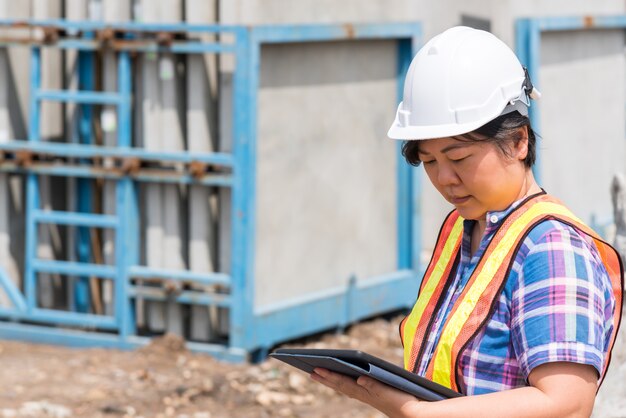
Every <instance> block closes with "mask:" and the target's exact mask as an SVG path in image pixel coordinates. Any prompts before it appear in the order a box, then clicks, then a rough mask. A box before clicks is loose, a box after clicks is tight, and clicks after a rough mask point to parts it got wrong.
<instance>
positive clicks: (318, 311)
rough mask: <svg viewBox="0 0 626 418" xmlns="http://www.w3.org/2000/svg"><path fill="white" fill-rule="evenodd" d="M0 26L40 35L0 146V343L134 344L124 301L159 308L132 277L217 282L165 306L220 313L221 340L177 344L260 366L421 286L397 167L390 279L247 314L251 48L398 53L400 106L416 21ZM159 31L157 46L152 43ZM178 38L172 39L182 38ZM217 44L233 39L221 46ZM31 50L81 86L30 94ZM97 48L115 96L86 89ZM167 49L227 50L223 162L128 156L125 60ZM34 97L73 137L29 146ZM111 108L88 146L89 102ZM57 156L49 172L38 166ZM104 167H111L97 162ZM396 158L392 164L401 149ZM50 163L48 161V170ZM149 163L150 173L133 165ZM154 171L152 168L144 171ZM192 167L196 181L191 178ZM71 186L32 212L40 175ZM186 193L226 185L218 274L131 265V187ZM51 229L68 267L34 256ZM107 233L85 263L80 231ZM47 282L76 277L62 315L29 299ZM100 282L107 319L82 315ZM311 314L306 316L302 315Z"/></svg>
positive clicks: (408, 194)
mask: <svg viewBox="0 0 626 418" xmlns="http://www.w3.org/2000/svg"><path fill="white" fill-rule="evenodd" d="M0 27H6V28H10V27H29V28H40V29H42V30H43V31H42V33H43V34H44V35H45V36H44V37H43V38H42V39H30V40H29V42H28V47H29V48H30V59H31V64H30V89H31V90H30V92H31V93H30V102H29V112H30V119H29V127H28V138H27V140H24V139H15V140H11V141H8V142H3V143H0V151H1V152H2V153H4V159H3V161H2V162H1V163H0V171H2V172H8V173H17V174H22V175H24V176H25V179H26V199H25V202H26V203H25V222H26V228H25V229H26V237H25V252H24V253H25V260H24V274H23V288H22V289H18V288H17V287H16V286H15V285H14V284H13V283H12V282H11V280H10V279H9V278H8V277H7V275H6V274H4V273H3V272H0V285H1V286H2V288H3V289H4V291H5V292H6V294H7V295H8V297H9V299H10V300H11V302H12V304H13V307H12V308H0V319H1V320H0V337H2V338H8V339H21V340H29V341H35V342H45V343H54V344H66V345H72V346H82V347H85V346H103V347H115V348H133V347H138V346H141V345H145V344H147V343H148V342H149V341H150V338H149V337H146V336H141V335H138V333H137V329H136V324H135V312H134V309H135V308H134V300H135V298H138V297H141V298H143V299H147V300H151V299H152V300H164V297H163V296H162V295H159V294H155V292H148V290H149V289H148V288H146V287H141V286H137V285H136V284H134V283H133V281H134V280H136V279H167V280H173V281H178V282H180V283H181V284H182V283H186V284H189V283H193V284H199V285H220V286H222V287H223V288H225V289H226V290H227V291H226V292H225V293H223V294H222V293H220V294H214V293H211V294H209V293H202V292H197V291H190V290H182V291H181V292H180V293H177V294H175V295H173V296H170V297H172V298H174V300H175V301H176V302H177V303H180V304H200V305H206V306H217V307H222V308H226V309H228V311H229V318H230V324H229V330H228V338H227V342H225V343H224V344H217V343H215V344H214V343H199V342H188V347H189V348H190V349H192V350H197V351H201V352H206V353H209V354H211V355H213V356H215V357H218V358H221V359H225V360H232V361H242V360H244V359H248V358H250V357H249V355H250V353H253V352H254V353H256V354H257V355H259V356H263V355H264V354H265V353H266V352H267V349H269V348H270V347H271V346H273V345H275V344H276V343H278V342H281V341H285V340H288V339H292V338H295V337H300V336H302V335H307V334H311V333H313V332H317V331H320V330H323V329H328V328H333V327H341V326H345V325H347V324H349V323H352V322H354V321H356V320H359V319H362V318H364V317H368V316H372V315H374V314H377V313H382V312H387V311H390V310H396V309H402V308H407V307H410V306H411V305H412V304H413V302H414V299H415V296H416V293H417V288H418V285H419V277H421V276H420V275H421V270H422V269H421V266H420V265H419V251H420V248H419V237H420V230H419V210H418V208H419V205H418V202H417V199H418V196H419V190H418V187H419V181H417V180H418V179H417V173H416V172H415V171H414V170H413V169H412V168H410V167H409V166H408V165H406V164H398V169H397V181H398V205H397V206H398V225H397V231H398V249H399V250H398V261H397V272H395V273H393V274H391V275H389V277H383V278H379V279H378V280H377V282H376V283H375V284H373V285H368V286H365V287H363V286H357V285H352V286H349V287H348V289H347V290H346V291H345V292H344V293H342V294H338V295H330V296H328V297H327V298H324V299H320V300H313V301H303V303H302V304H299V305H298V306H293V307H290V308H286V309H279V310H276V311H274V312H266V313H258V312H254V309H253V300H254V289H255V287H254V277H253V273H252V272H253V265H254V232H255V218H254V213H255V189H256V184H255V163H256V118H257V115H256V107H257V90H258V84H259V63H260V54H261V45H262V44H265V43H285V42H313V41H317V42H320V41H335V40H361V39H393V40H397V43H398V63H397V79H398V96H401V94H402V84H403V80H404V74H405V73H406V71H407V69H408V65H409V63H410V60H411V58H412V56H413V53H414V52H415V51H416V50H417V48H418V47H419V45H420V42H421V28H420V25H419V24H416V23H400V24H363V25H300V26H271V27H270V26H267V27H266V26H260V27H244V26H224V25H188V24H142V23H126V24H114V25H111V24H104V23H97V22H71V21H65V20H50V21H26V22H16V21H13V20H0ZM207 33H208V34H214V35H219V37H220V38H221V39H222V40H221V41H215V42H203V41H200V40H197V39H194V36H195V35H198V34H207ZM160 34H169V36H159V35H160ZM181 34H183V36H181ZM225 35H229V36H230V37H231V38H232V39H233V40H232V41H225V40H223V39H228V37H227V36H225ZM2 45H3V46H12V45H20V46H24V40H23V39H22V40H15V42H12V41H11V40H7V39H4V40H3V44H2ZM42 48H60V49H68V50H77V51H78V53H79V58H78V73H79V80H80V81H79V89H78V90H76V91H65V90H61V91H50V90H43V89H42V88H41V77H42V65H41V50H42ZM100 49H108V50H112V51H114V52H115V54H116V56H117V58H118V61H117V62H118V64H117V65H118V67H117V73H118V90H117V91H116V92H101V91H94V90H95V89H94V86H95V84H94V75H93V74H94V54H95V52H96V51H97V50H100ZM146 52H152V53H158V52H169V53H175V54H205V53H215V54H231V55H233V56H234V58H235V63H236V66H235V70H234V73H233V99H232V120H231V123H232V144H233V151H232V153H220V152H214V153H196V152H194V153H191V152H154V151H149V150H145V149H141V148H134V147H133V146H132V120H131V115H132V58H131V54H134V53H146ZM42 101H56V102H72V103H78V104H81V105H82V106H81V111H80V113H79V122H78V129H77V132H78V135H77V141H76V142H74V143H49V142H43V141H41V138H40V122H41V117H40V108H41V103H42ZM96 104H98V105H113V106H116V108H117V114H118V128H117V132H118V138H117V146H116V147H104V146H98V145H96V144H95V143H94V140H93V137H92V131H91V123H92V118H93V114H92V110H91V106H92V105H96ZM51 159H54V160H56V161H55V162H54V163H51V162H50V160H51ZM103 159H109V160H113V161H114V162H115V163H114V165H113V167H104V166H103V165H101V164H96V163H95V161H101V160H103ZM398 159H399V161H401V156H400V144H398ZM59 161H60V162H59ZM144 163H149V164H144ZM171 163H178V164H179V165H180V164H182V165H184V167H185V170H184V171H183V172H178V171H175V170H171V169H170V170H169V171H168V170H167V167H168V164H169V165H170V166H171ZM155 164H156V165H161V166H162V167H163V168H162V169H154V165H155ZM198 164H200V167H202V168H203V169H202V171H201V172H198V170H197V168H196V169H193V168H192V165H195V166H196V167H197V166H198ZM42 175H46V176H59V177H65V178H76V179H77V186H78V189H79V193H77V196H76V212H61V211H50V210H42V208H41V205H40V201H39V193H40V191H39V188H40V187H39V177H40V176H42ZM93 179H108V180H113V181H114V182H115V184H116V214H115V215H103V214H98V213H93V212H94V211H93V208H92V204H91V201H92V193H93V190H92V189H91V187H92V186H91V181H92V180H93ZM144 182H157V183H177V184H197V185H205V186H212V187H226V188H231V189H232V194H231V196H232V206H231V207H232V212H231V222H232V224H231V225H230V227H231V231H232V243H231V253H232V261H231V266H230V274H225V273H223V272H216V273H205V274H200V273H193V272H190V271H186V270H183V271H171V270H163V269H152V268H148V267H145V266H141V265H140V262H139V248H140V239H139V206H138V192H137V188H138V185H139V184H140V183H144ZM42 223H46V224H61V225H71V226H75V227H76V228H77V238H76V240H77V248H76V254H77V261H59V260H41V259H38V258H37V254H36V248H37V243H38V225H39V224H42ZM94 227H96V228H107V229H112V230H114V231H115V264H114V265H106V264H94V263H91V262H90V253H91V251H92V249H91V248H90V243H89V231H88V228H94ZM39 273H56V274H62V275H66V276H75V277H77V278H78V280H77V281H76V282H75V283H74V284H73V292H74V298H73V300H72V301H71V304H70V306H71V309H69V310H66V311H62V310H56V309H44V308H41V307H39V306H38V303H37V274H39ZM89 277H97V278H99V279H108V280H111V281H112V282H113V283H114V289H115V290H114V303H115V305H114V312H113V314H112V315H100V314H95V313H93V312H92V310H91V308H90V303H89V297H88V292H89V289H88V286H89V284H88V280H89V279H88V278H89ZM313 313H314V314H313Z"/></svg>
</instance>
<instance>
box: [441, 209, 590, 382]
mask: <svg viewBox="0 0 626 418" xmlns="http://www.w3.org/2000/svg"><path fill="white" fill-rule="evenodd" d="M541 215H561V216H563V217H567V218H571V219H572V220H575V221H577V222H579V223H582V221H580V220H579V219H578V218H577V217H575V216H574V215H573V214H572V213H571V212H570V211H569V210H568V209H567V208H566V207H564V206H562V205H560V204H557V203H552V202H539V203H536V204H534V205H533V206H531V207H530V208H528V209H527V210H526V212H524V213H523V214H522V215H521V216H520V217H519V218H518V219H517V220H515V221H514V222H513V224H511V226H510V227H509V228H508V230H507V231H506V233H505V235H504V237H502V239H501V240H500V242H498V243H497V245H496V247H495V248H494V249H493V251H492V252H491V253H490V254H489V255H488V257H487V258H486V260H485V264H484V266H483V268H482V270H481V271H480V272H479V273H478V274H479V275H478V277H476V280H475V281H474V284H473V285H472V287H471V288H470V290H469V291H468V292H467V294H466V295H465V297H464V298H463V300H462V301H461V302H460V306H459V308H458V309H457V311H456V312H455V313H454V315H453V316H452V318H450V320H449V322H448V325H446V327H445V328H444V330H443V332H442V335H441V337H440V339H439V343H438V344H437V348H436V350H435V358H434V362H435V364H434V369H433V380H434V381H435V382H437V383H439V384H442V385H445V386H447V387H450V385H451V382H452V379H453V370H452V353H451V350H452V346H453V345H454V342H455V341H456V339H457V338H458V336H459V334H460V333H461V330H462V329H463V326H464V325H465V323H466V322H467V319H468V318H469V317H470V314H471V313H472V311H473V310H474V308H475V307H476V304H477V303H478V300H479V299H480V296H481V295H482V294H483V292H484V291H485V289H486V288H487V286H488V285H489V284H490V283H491V279H492V278H493V276H494V275H495V274H496V272H497V271H498V268H499V267H500V266H501V264H502V262H503V260H504V258H505V257H506V255H507V254H508V253H509V251H510V250H511V248H512V247H513V246H514V245H515V244H516V242H517V241H518V239H519V235H520V234H521V232H522V231H523V230H524V229H525V228H526V227H527V225H528V224H529V223H530V222H531V221H532V220H533V219H535V218H537V217H538V216H541ZM459 354H460V353H459Z"/></svg>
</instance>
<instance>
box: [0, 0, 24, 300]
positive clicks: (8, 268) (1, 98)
mask: <svg viewBox="0 0 626 418" xmlns="http://www.w3.org/2000/svg"><path fill="white" fill-rule="evenodd" d="M8 3H9V2H8V0H2V1H0V18H2V19H7V18H11V13H10V9H9V4H8ZM0 74H2V76H0V142H5V141H8V140H10V139H13V138H14V133H13V129H12V128H11V115H10V112H11V103H10V95H9V89H10V86H11V84H12V80H11V79H10V75H11V71H10V57H9V51H8V50H7V48H0ZM10 205H11V191H10V183H9V176H8V175H7V174H5V173H0V266H1V267H2V269H3V270H4V271H5V272H6V273H7V275H8V278H9V279H10V280H11V281H12V282H13V284H14V285H15V286H16V287H17V288H18V289H19V288H20V287H21V277H20V272H19V269H18V264H17V260H16V259H15V257H14V256H13V254H12V253H11V240H12V236H11V222H12V219H11V207H10ZM0 306H3V307H9V306H11V305H10V302H9V300H8V298H7V297H6V294H5V293H4V292H0Z"/></svg>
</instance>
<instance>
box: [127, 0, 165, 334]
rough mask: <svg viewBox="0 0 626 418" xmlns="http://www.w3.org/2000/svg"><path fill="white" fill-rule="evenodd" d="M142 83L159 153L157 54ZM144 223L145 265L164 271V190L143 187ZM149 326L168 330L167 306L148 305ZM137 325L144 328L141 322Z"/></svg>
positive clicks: (142, 10)
mask: <svg viewBox="0 0 626 418" xmlns="http://www.w3.org/2000/svg"><path fill="white" fill-rule="evenodd" d="M134 10H135V19H137V20H139V21H141V22H148V23H154V22H158V21H159V17H160V15H159V5H158V4H154V3H152V2H150V3H149V2H148V1H147V0H144V1H142V2H140V3H135V9H134ZM140 82H141V83H142V93H143V94H142V97H141V99H140V100H141V104H142V113H143V115H142V135H141V137H142V140H143V145H144V147H145V148H146V149H147V150H151V151H159V150H162V148H163V141H162V137H161V106H160V83H159V61H158V56H157V55H156V54H151V53H148V54H142V55H141V81H140ZM143 190H144V193H145V199H144V219H145V246H144V248H145V254H146V257H145V262H146V265H147V266H148V267H150V268H163V257H164V254H163V238H164V228H163V223H162V220H163V193H162V192H163V187H162V185H160V184H156V183H147V184H145V185H144V187H143ZM146 316H147V318H146V320H147V324H146V325H147V326H148V327H149V329H150V330H151V331H153V332H162V331H164V330H165V312H164V304H163V303H161V302H146ZM140 319H141V317H139V316H138V325H139V326H141V325H143V324H142V323H141V321H139V320H140Z"/></svg>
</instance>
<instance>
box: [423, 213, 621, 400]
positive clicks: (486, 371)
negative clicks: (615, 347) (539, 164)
mask: <svg viewBox="0 0 626 418" xmlns="http://www.w3.org/2000/svg"><path fill="white" fill-rule="evenodd" d="M520 202H521V201H520ZM517 204H519V202H515V203H514V204H513V205H511V207H509V208H508V209H506V210H504V211H501V212H489V213H487V227H486V230H485V233H484V235H483V237H482V240H481V243H480V247H479V248H478V250H477V251H476V254H474V256H473V257H472V256H470V242H471V231H472V228H473V226H474V223H475V221H470V220H465V221H464V225H463V229H464V230H463V241H462V244H461V259H460V262H459V266H458V268H457V271H456V275H455V277H454V279H453V283H452V285H451V286H450V290H449V292H448V294H447V295H446V299H445V300H444V302H443V304H442V306H441V309H440V311H439V312H438V313H437V318H436V321H435V323H434V325H433V328H432V332H431V333H430V334H429V337H428V340H427V346H426V351H425V353H427V355H425V356H423V360H422V362H421V363H420V367H419V369H418V374H420V375H424V374H425V372H426V368H427V367H428V361H429V360H430V359H431V358H432V355H433V350H434V347H435V346H436V343H437V340H438V338H439V336H440V335H441V331H442V326H443V324H444V322H445V320H446V318H447V316H448V314H449V313H450V310H451V309H452V306H453V305H454V302H455V301H456V299H457V298H458V297H459V295H460V294H461V292H462V291H463V288H464V287H465V285H466V284H467V281H468V280H469V278H470V276H471V274H472V271H473V270H474V268H475V267H476V265H477V264H478V262H479V260H480V257H481V255H482V254H483V253H484V252H485V248H486V246H487V244H488V243H489V242H490V240H491V239H492V237H493V235H494V233H495V231H496V230H497V228H498V226H499V225H500V223H501V222H502V220H503V219H504V217H505V216H506V215H507V214H508V213H509V212H511V211H512V210H513V208H514V207H515V206H517ZM614 308H615V298H614V295H613V292H612V290H611V280H610V278H609V276H608V274H607V272H606V269H605V268H604V265H603V264H602V261H601V259H600V257H599V255H598V253H597V250H596V247H595V245H594V244H593V243H592V241H591V240H590V239H589V238H588V237H586V236H584V235H582V234H581V233H579V232H577V231H576V230H574V229H573V228H571V227H570V226H568V225H565V224H563V223H560V222H558V221H552V220H548V221H545V222H542V223H541V224H539V225H537V226H536V227H535V228H533V230H532V231H531V232H530V233H529V234H528V236H527V237H526V239H525V240H524V242H523V243H522V246H521V247H520V249H519V251H518V253H517V255H516V257H515V262H514V264H513V266H512V269H511V272H510V274H509V277H508V279H507V282H506V285H505V288H504V291H503V292H502V294H501V296H500V298H499V301H498V302H497V306H496V308H495V312H494V314H493V316H492V317H491V318H490V320H489V321H488V322H487V325H486V326H485V327H484V328H483V330H482V331H481V332H480V333H479V334H478V335H477V336H476V338H475V339H474V340H473V341H472V342H471V343H470V345H469V346H468V347H467V349H466V350H465V351H464V352H463V353H462V355H461V357H460V365H461V368H462V382H460V383H461V390H462V392H464V393H465V394H468V395H477V394H482V393H489V392H495V391H502V390H506V389H512V388H516V387H520V386H527V385H528V382H527V380H528V375H529V374H530V372H531V371H532V370H533V368H535V367H537V366H539V365H541V364H544V363H550V362H556V361H566V362H573V363H581V364H588V365H591V366H593V367H595V368H596V370H597V371H598V374H601V373H602V370H603V365H604V363H605V361H606V354H607V352H608V349H609V340H610V336H611V332H612V329H613V322H612V319H613V311H614Z"/></svg>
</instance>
